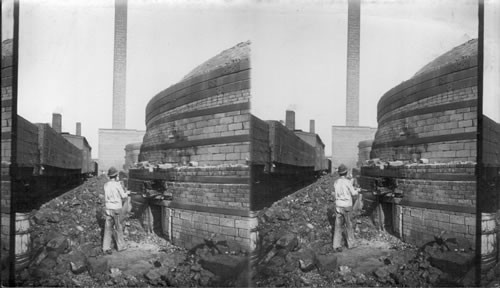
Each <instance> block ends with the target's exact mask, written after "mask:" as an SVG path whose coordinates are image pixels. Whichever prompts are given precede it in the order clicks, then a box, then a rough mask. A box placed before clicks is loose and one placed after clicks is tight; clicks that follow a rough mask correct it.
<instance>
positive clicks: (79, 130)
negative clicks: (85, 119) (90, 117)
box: [76, 122, 82, 136]
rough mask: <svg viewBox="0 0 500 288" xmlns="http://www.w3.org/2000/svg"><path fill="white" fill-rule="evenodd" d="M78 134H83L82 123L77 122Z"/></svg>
mask: <svg viewBox="0 0 500 288" xmlns="http://www.w3.org/2000/svg"><path fill="white" fill-rule="evenodd" d="M76 135H77V136H82V123H80V122H76Z"/></svg>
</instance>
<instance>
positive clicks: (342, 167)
mask: <svg viewBox="0 0 500 288" xmlns="http://www.w3.org/2000/svg"><path fill="white" fill-rule="evenodd" d="M337 171H338V173H339V174H346V173H347V167H346V166H345V165H344V164H340V166H339V168H338V169H337Z"/></svg>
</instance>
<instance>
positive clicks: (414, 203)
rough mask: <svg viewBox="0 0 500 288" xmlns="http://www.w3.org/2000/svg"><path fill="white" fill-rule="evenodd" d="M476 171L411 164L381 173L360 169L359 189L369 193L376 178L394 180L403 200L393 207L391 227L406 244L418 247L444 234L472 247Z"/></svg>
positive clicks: (453, 165)
mask: <svg viewBox="0 0 500 288" xmlns="http://www.w3.org/2000/svg"><path fill="white" fill-rule="evenodd" d="M475 169H476V165H475V164H472V163H468V164H457V163H449V164H444V163H442V164H432V165H430V164H426V165H424V164H418V165H415V164H413V165H405V166H400V167H387V168H384V169H383V170H380V169H379V168H378V167H363V168H362V170H361V174H362V175H363V176H362V177H360V181H359V182H360V185H361V187H363V188H365V189H370V188H371V187H372V185H373V181H374V180H375V179H376V178H379V177H388V178H392V179H395V180H396V185H397V188H396V189H395V192H396V193H398V194H401V195H402V196H403V198H402V200H401V201H400V202H399V204H396V205H395V207H396V210H397V211H396V212H395V214H394V217H395V219H394V222H393V223H394V224H395V230H396V231H397V233H398V234H399V233H400V232H401V229H402V230H403V231H402V232H403V237H404V238H403V239H404V240H405V241H408V242H410V243H414V244H417V245H421V244H424V243H426V242H429V241H432V240H433V239H434V235H438V234H439V233H441V231H446V234H445V237H447V238H452V237H458V238H463V239H467V240H468V241H469V242H470V243H471V244H473V243H474V241H475V227H476V224H475V207H476V204H477V202H476V197H477V193H476V189H477V185H476V176H475ZM401 213H402V214H401ZM401 215H402V216H401ZM400 217H402V218H400ZM400 223H401V224H402V225H401V226H402V227H401V226H400Z"/></svg>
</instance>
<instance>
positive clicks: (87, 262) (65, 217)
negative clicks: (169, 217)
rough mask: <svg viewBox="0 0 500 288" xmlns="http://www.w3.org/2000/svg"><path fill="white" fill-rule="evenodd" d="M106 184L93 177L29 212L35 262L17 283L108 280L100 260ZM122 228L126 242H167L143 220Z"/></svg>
mask: <svg viewBox="0 0 500 288" xmlns="http://www.w3.org/2000/svg"><path fill="white" fill-rule="evenodd" d="M106 181H108V180H107V178H106V177H105V176H100V177H95V178H91V179H89V180H87V181H86V182H85V183H84V184H83V185H80V186H78V187H77V188H75V189H73V190H71V191H69V192H67V193H65V194H63V195H61V196H59V197H57V198H55V199H52V200H51V201H49V202H47V203H45V204H43V205H42V206H41V207H40V209H39V210H34V211H32V212H31V217H30V226H31V228H30V229H31V245H32V246H31V257H30V258H31V261H30V264H29V266H28V267H27V269H24V270H22V271H20V272H19V275H18V277H17V278H16V279H17V281H18V282H19V284H21V285H42V286H78V285H79V284H82V285H83V283H85V282H83V283H77V282H78V280H77V278H75V276H76V275H80V274H85V275H90V276H91V278H90V280H92V281H91V283H92V284H93V285H95V284H96V283H105V282H106V281H107V280H109V279H107V278H109V277H104V276H106V275H104V274H103V273H101V272H103V271H109V267H108V266H107V263H106V261H105V260H103V259H102V258H101V256H102V255H103V253H102V251H101V244H102V233H103V231H104V221H105V218H104V189H103V186H104V183H106ZM124 225H125V239H126V241H127V242H142V243H144V242H150V243H157V244H159V243H162V242H164V240H163V239H161V238H160V237H152V235H148V234H147V233H146V232H145V231H144V229H143V228H142V225H141V223H140V221H139V219H128V220H127V221H125V223H124ZM107 276H109V275H107ZM87 280H88V279H87ZM90 280H88V281H90ZM75 281H76V282H75ZM96 281H97V282H96ZM87 284H89V283H87Z"/></svg>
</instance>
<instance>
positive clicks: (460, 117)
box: [371, 40, 478, 163]
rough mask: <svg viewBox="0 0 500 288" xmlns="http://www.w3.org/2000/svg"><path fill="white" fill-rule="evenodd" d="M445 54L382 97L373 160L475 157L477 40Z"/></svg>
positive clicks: (458, 159)
mask: <svg viewBox="0 0 500 288" xmlns="http://www.w3.org/2000/svg"><path fill="white" fill-rule="evenodd" d="M457 51H459V52H460V51H461V52H463V53H464V55H462V54H460V53H457ZM474 51H476V52H475V54H474ZM445 55H448V58H445V59H447V61H444V60H443V58H442V57H440V58H438V59H437V60H439V61H438V62H437V63H436V64H435V65H427V66H426V68H425V69H423V71H420V72H419V73H417V75H416V76H415V77H413V78H412V79H410V80H408V81H405V82H403V83H401V84H400V85H398V86H396V87H394V88H393V89H391V90H390V91H388V92H387V93H386V94H384V96H382V98H381V99H380V101H379V103H378V114H377V118H378V124H379V125H378V130H377V133H376V135H375V141H374V143H373V146H372V156H371V157H372V158H381V159H385V160H389V161H391V160H410V159H411V158H412V154H419V155H420V157H421V158H426V159H429V160H430V161H431V162H444V163H446V162H452V161H476V150H477V147H476V132H477V115H476V114H477V73H478V72H477V40H471V41H469V42H467V43H465V44H463V45H461V46H459V47H457V48H455V49H453V50H451V51H450V52H448V53H445ZM457 55H460V56H457ZM453 56H456V58H452V57H453ZM450 57H451V58H450ZM437 60H436V61H437ZM437 64H440V65H437ZM432 68H434V69H432Z"/></svg>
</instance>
